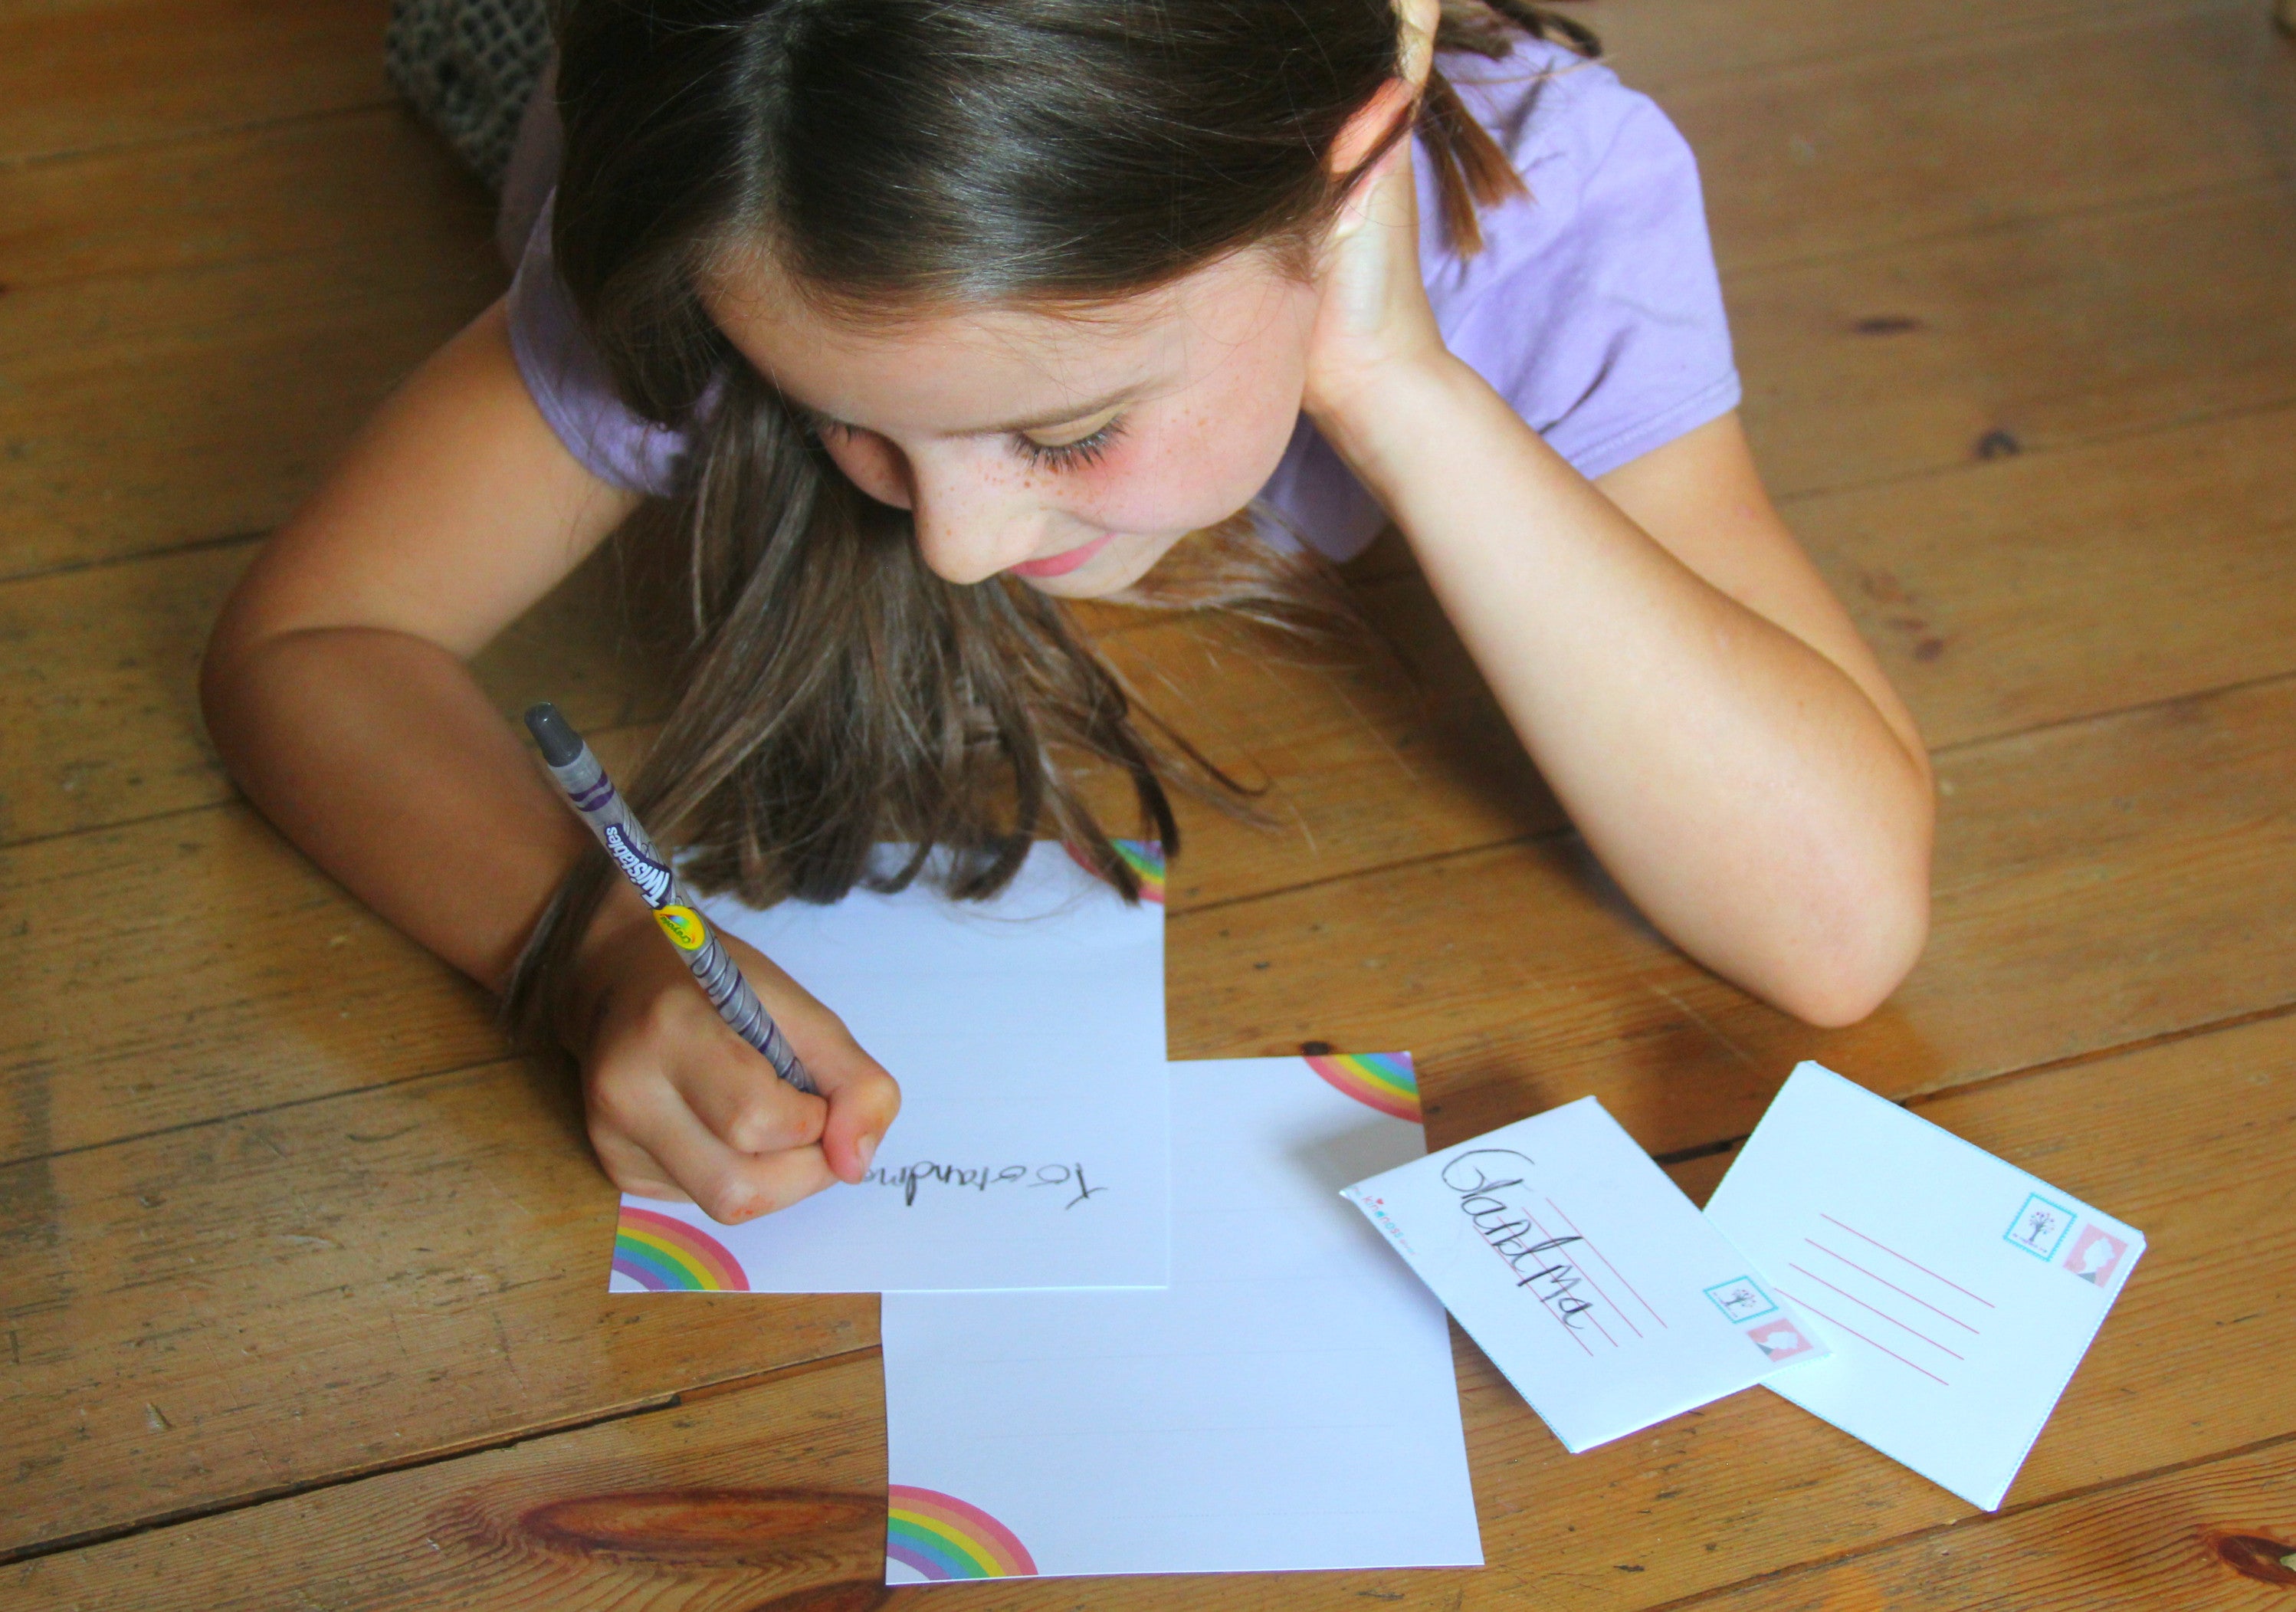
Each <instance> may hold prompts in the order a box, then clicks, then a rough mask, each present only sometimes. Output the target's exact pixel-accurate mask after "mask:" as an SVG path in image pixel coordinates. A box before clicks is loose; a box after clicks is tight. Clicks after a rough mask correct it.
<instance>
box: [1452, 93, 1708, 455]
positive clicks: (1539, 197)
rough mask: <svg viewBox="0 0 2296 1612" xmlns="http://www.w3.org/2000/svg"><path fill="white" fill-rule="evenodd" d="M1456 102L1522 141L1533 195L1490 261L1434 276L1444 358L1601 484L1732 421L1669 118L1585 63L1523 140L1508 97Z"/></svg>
mask: <svg viewBox="0 0 2296 1612" xmlns="http://www.w3.org/2000/svg"><path fill="white" fill-rule="evenodd" d="M1520 54H1521V53H1518V59H1519V57H1520ZM1461 93H1462V94H1463V95H1465V96H1466V97H1467V98H1468V100H1469V103H1470V105H1472V106H1474V107H1475V110H1476V111H1477V112H1478V114H1479V115H1480V116H1483V117H1485V118H1486V119H1487V120H1488V121H1490V122H1494V123H1497V125H1498V128H1497V132H1498V133H1500V134H1501V135H1502V136H1503V137H1505V136H1512V138H1510V139H1509V140H1508V144H1511V145H1513V146H1514V147H1515V148H1516V150H1515V152H1514V154H1515V157H1516V160H1517V163H1518V168H1519V171H1521V174H1522V176H1523V179H1524V182H1525V183H1526V184H1527V185H1529V191H1530V193H1529V196H1528V197H1525V198H1521V199H1519V200H1515V201H1509V202H1507V203H1505V205H1503V206H1502V207H1499V208H1496V209H1493V210H1491V211H1490V212H1488V213H1487V214H1486V215H1485V226H1484V227H1485V233H1486V235H1487V238H1488V244H1487V246H1486V248H1485V251H1483V252H1482V253H1481V254H1480V255H1479V256H1477V257H1474V258H1469V259H1460V258H1458V257H1456V255H1453V254H1450V253H1448V252H1441V254H1440V256H1439V257H1437V258H1436V259H1435V260H1434V261H1432V262H1431V263H1430V264H1429V268H1430V270H1431V273H1430V276H1429V291H1430V294H1431V296H1432V297H1433V298H1434V300H1435V301H1436V313H1437V317H1438V319H1439V321H1440V322H1441V323H1442V325H1443V329H1444V335H1445V337H1446V338H1447V340H1448V341H1449V342H1450V345H1451V350H1452V351H1453V352H1455V353H1456V354H1458V355H1459V357H1461V358H1464V359H1465V360H1466V361H1467V363H1469V364H1470V365H1472V366H1473V367H1474V368H1475V369H1476V370H1477V371H1479V372H1480V374H1482V375H1483V376H1484V377H1485V378H1486V379H1487V380H1488V381H1489V382H1491V383H1492V385H1493V386H1495V387H1497V390H1498V391H1499V392H1500V393H1501V395H1503V396H1504V397H1505V398H1506V399H1508V400H1509V401H1510V402H1512V403H1513V405H1514V406H1515V408H1516V411H1517V412H1518V413H1520V414H1521V415H1522V417H1523V418H1524V419H1525V420H1526V421H1528V422H1529V424H1530V425H1531V426H1532V427H1533V429H1535V430H1537V431H1538V433H1539V434H1540V435H1541V436H1542V437H1544V438H1545V439H1546V441H1547V442H1548V444H1549V445H1550V446H1552V447H1553V448H1554V450H1555V451H1556V452H1558V453H1560V454H1561V455H1562V456H1563V457H1564V458H1566V459H1569V460H1570V462H1571V464H1572V465H1575V466H1577V467H1578V469H1579V472H1580V473H1582V474H1584V475H1586V476H1588V477H1590V478H1591V477H1595V476H1599V475H1602V474H1603V473H1605V472H1608V471H1611V470H1615V469H1617V468H1618V467H1619V466H1620V465H1624V464H1626V463H1627V462H1628V460H1630V459H1635V458H1638V457H1640V456H1642V455H1644V454H1646V453H1648V452H1650V451H1651V449H1652V448H1658V447H1661V446H1663V445H1664V444H1665V443H1668V442H1669V441H1672V440H1674V439H1675V438H1676V437H1678V436H1680V435H1682V434H1683V432H1686V431H1689V430H1690V429H1691V428H1693V426H1697V425H1702V424H1705V423H1706V422H1707V421H1709V420H1711V419H1713V418H1714V417H1715V416H1717V415H1721V414H1724V413H1726V412H1727V411H1728V410H1729V409H1731V408H1734V407H1736V406H1737V403H1738V399H1739V383H1738V372H1737V369H1736V367H1735V365H1734V361H1733V358H1732V354H1731V347H1730V325H1729V320H1728V317H1726V314H1725V313H1724V311H1723V307H1722V287H1721V282H1720V277H1719V276H1718V274H1717V273H1716V270H1715V266H1714V249H1713V245H1712V243H1711V242H1710V238H1709V236H1708V234H1707V229H1706V208H1705V201H1704V197H1703V196H1702V193H1701V191H1700V188H1699V183H1698V164H1697V160H1696V159H1695V158H1693V156H1692V154H1691V150H1690V145H1689V143H1688V142H1687V141H1685V140H1684V139H1683V137H1682V136H1681V135H1680V134H1679V133H1678V132H1677V130H1676V128H1675V127H1674V125H1673V124H1672V123H1671V122H1669V120H1668V119H1667V116H1666V114H1665V113H1664V112H1662V111H1660V110H1659V108H1658V106H1657V105H1656V103H1653V102H1652V101H1651V99H1650V98H1649V97H1648V96H1646V95H1640V94H1637V93H1636V92H1635V91H1633V90H1630V89H1628V88H1627V87H1626V86H1624V85H1622V84H1620V82H1619V80H1618V79H1617V78H1616V77H1615V76H1614V75H1613V74H1611V71H1610V70H1609V69H1607V68H1603V67H1599V66H1596V65H1595V64H1593V63H1587V62H1574V63H1572V64H1571V65H1570V66H1569V67H1566V68H1562V69H1561V70H1558V71H1556V72H1554V73H1553V74H1552V75H1551V76H1549V77H1547V78H1546V79H1545V80H1544V81H1543V82H1542V83H1540V84H1539V85H1538V89H1537V92H1536V94H1535V95H1533V96H1532V97H1531V98H1530V100H1529V104H1528V106H1527V107H1524V108H1523V109H1522V111H1521V113H1520V114H1518V116H1519V119H1520V121H1519V123H1518V125H1517V127H1513V128H1509V127H1506V125H1507V123H1508V122H1510V121H1513V120H1514V119H1511V118H1510V116H1509V114H1510V112H1511V111H1513V107H1512V106H1511V104H1510V103H1511V102H1513V100H1515V99H1517V98H1518V97H1519V95H1520V92H1519V91H1516V90H1515V88H1514V86H1513V85H1512V84H1508V83H1506V82H1505V81H1503V80H1502V81H1501V82H1498V83H1496V84H1493V83H1466V84H1463V85H1462V86H1461ZM1479 102H1480V103H1481V104H1480V105H1479V104H1477V103H1479ZM1430 244H1431V245H1433V244H1435V243H1430ZM1438 250H1439V249H1438ZM1433 255H1434V254H1432V253H1425V252H1423V257H1426V256H1433Z"/></svg>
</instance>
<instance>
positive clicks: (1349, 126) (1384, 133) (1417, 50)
mask: <svg viewBox="0 0 2296 1612" xmlns="http://www.w3.org/2000/svg"><path fill="white" fill-rule="evenodd" d="M1395 14H1396V27H1397V29H1398V30H1399V33H1400V38H1401V44H1400V47H1399V48H1398V51H1397V53H1396V54H1397V57H1398V67H1400V68H1401V72H1400V73H1399V74H1398V76H1397V77H1395V78H1390V79H1389V80H1388V81H1387V82H1386V83H1384V84H1382V85H1381V86H1379V88H1378V90H1377V91H1376V92H1374V95H1372V97H1371V99H1370V100H1368V101H1366V102H1365V103H1363V104H1362V105H1361V106H1359V107H1357V108H1356V110H1355V114H1354V115H1353V116H1352V117H1350V118H1349V119H1348V120H1347V123H1346V125H1345V127H1342V128H1341V130H1340V137H1339V138H1338V139H1336V140H1334V141H1333V142H1332V152H1331V155H1330V156H1329V157H1328V158H1327V159H1326V165H1327V167H1328V168H1329V170H1330V172H1331V175H1332V177H1333V178H1335V179H1344V178H1346V177H1348V176H1349V175H1350V174H1352V173H1354V172H1355V171H1356V170H1357V169H1359V168H1361V167H1362V166H1363V165H1364V163H1365V161H1367V160H1370V157H1371V154H1372V153H1373V152H1375V151H1377V150H1379V149H1380V147H1381V146H1382V144H1385V143H1386V142H1387V140H1388V138H1389V136H1391V135H1392V134H1393V133H1394V132H1395V130H1396V127H1397V125H1398V123H1405V124H1407V123H1409V122H1410V121H1411V118H1412V114H1413V110H1414V107H1415V103H1417V102H1418V99H1419V96H1420V93H1421V92H1422V91H1423V90H1424V89H1425V88H1426V86H1427V75H1428V73H1429V71H1430V70H1431V69H1432V68H1433V67H1434V65H1435V31H1436V29H1438V28H1439V26H1441V24H1442V21H1443V0H1396V3H1395Z"/></svg>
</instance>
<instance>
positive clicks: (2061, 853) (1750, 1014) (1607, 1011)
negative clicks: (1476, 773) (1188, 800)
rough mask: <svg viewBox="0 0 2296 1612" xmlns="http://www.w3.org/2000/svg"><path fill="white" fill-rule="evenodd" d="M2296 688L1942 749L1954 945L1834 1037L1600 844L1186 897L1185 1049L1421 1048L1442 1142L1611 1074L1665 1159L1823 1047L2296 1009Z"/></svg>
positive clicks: (1892, 1066)
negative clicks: (1691, 949) (1693, 958)
mask: <svg viewBox="0 0 2296 1612" xmlns="http://www.w3.org/2000/svg"><path fill="white" fill-rule="evenodd" d="M2292 731H2296V680H2282V681H2279V682H2276V683H2272V684H2267V685H2263V686H2259V687H2252V688H2248V689H2243V690H2234V691H2230V692H2226V693H2221V694H2215V695H2206V696H2202V697H2196V698H2194V699H2191V700H2185V701H2179V702H2175V703H2169V704H2167V705H2162V706H2158V707H2153V708H2148V709H2146V710H2143V711H2128V712H2122V713H2119V714H2117V715H2114V716H2111V717H2104V718H2099V719H2096V720H2093V721H2088V722H2083V723H2074V724H2068V725H2066V726H2063V727H2059V728H2049V729H2046V730H2043V731H2041V732H2038V733H2033V734H2029V735H2024V736H2018V737H2014V738H2010V739H2005V740H2000V741H1996V742H1993V743H1989V744H1982V745H1977V746H1972V747H1971V748H1969V749H1966V750H1963V751H1958V752H1956V753H1953V754H1951V755H1948V756H1947V757H1945V758H1944V759H1943V760H1942V761H1941V764H1940V767H1939V777H1940V783H1941V786H1942V787H1943V788H1944V789H1945V790H1946V791H1947V792H1948V793H1947V794H1946V798H1945V801H1944V817H1943V823H1942V827H1941V829H1940V835H1939V862H1938V871H1937V876H1936V881H1935V884H1936V915H1935V925H1934V931H1933V936H1932V939H1931V944H1930V949H1929V952H1928V955H1927V956H1926V958H1924V959H1923V962H1922V964H1921V965H1920V966H1918V967H1917V968H1916V969H1915V973H1914V975H1913V976H1912V978H1911V979H1910V980H1909V981H1908V982H1907V984H1906V985H1905V986H1904V987H1903V988H1902V989H1901V990H1900V991H1898V994H1897V995H1896V997H1894V998H1893V999H1891V1000H1890V1002H1889V1003H1887V1004H1886V1005H1885V1006H1884V1007H1883V1008H1882V1009H1881V1010H1880V1011H1879V1012H1878V1013H1876V1014H1874V1016H1873V1017H1871V1018H1870V1019H1867V1020H1866V1021H1865V1022H1864V1023H1863V1024H1857V1025H1854V1026H1852V1027H1850V1028H1849V1029H1847V1030H1837V1031H1821V1030H1816V1029H1814V1028H1812V1027H1810V1026H1808V1025H1805V1024H1800V1023H1798V1022H1797V1021H1794V1020H1792V1019H1790V1018H1788V1017H1787V1016H1785V1015H1784V1014H1781V1013H1778V1012H1776V1011H1775V1009H1772V1008H1767V1007H1764V1006H1762V1005H1760V1004H1759V1003H1757V1002H1755V1001H1754V1000H1752V999H1751V998H1748V997H1746V996H1744V995H1743V994H1742V993H1740V992H1738V991H1734V990H1733V989H1732V988H1731V987H1729V986H1727V985H1725V984H1723V983H1720V982H1719V981H1718V980H1717V979H1715V978H1714V977H1713V976H1711V975H1707V974H1705V973H1704V972H1702V970H1700V969H1698V968H1696V967H1694V966H1692V965H1691V964H1690V963H1688V962H1687V961H1685V959H1684V958H1682V957H1681V956H1680V955H1679V954H1678V953H1677V952H1675V951H1674V950H1672V949H1671V948H1669V947H1668V946H1667V945H1665V944H1664V943H1663V942H1661V941H1660V940H1659V939H1658V938H1657V937H1656V936H1655V935H1654V934H1653V933H1651V932H1650V931H1648V930H1647V929H1644V928H1643V927H1642V926H1640V925H1638V924H1637V923H1636V920H1635V919H1634V918H1633V917H1631V916H1630V915H1629V914H1628V912H1627V910H1626V909H1624V906H1623V903H1622V902H1621V901H1620V900H1619V899H1618V898H1617V897H1616V895H1615V894H1614V893H1612V892H1611V891H1610V890H1609V888H1608V887H1607V886H1606V885H1605V884H1604V883H1603V881H1602V880H1601V878H1600V877H1599V876H1598V875H1597V874H1596V873H1595V870H1594V869H1593V868H1592V866H1591V864H1590V863H1589V862H1588V861H1587V859H1585V858H1584V857H1583V855H1581V854H1579V852H1578V851H1576V848H1575V844H1574V843H1551V842H1539V843H1528V844H1520V845H1510V846H1501V847H1494V848H1491V849H1488V850H1482V851H1471V852H1466V853H1464V854H1461V855H1458V856H1456V857H1443V858H1435V859H1429V860H1426V861H1422V862H1415V863H1411V864H1407V865H1404V866H1400V867H1393V868H1383V869H1380V870H1378V871H1375V872H1372V873H1368V874H1365V875H1364V876H1361V877H1358V878H1354V879H1349V880H1346V881H1343V882H1338V883H1333V884H1324V885H1318V886H1315V887H1312V888H1308V889H1304V890H1298V891H1292V892H1284V893H1282V894H1277V895H1272V896H1269V897H1267V898H1266V899H1264V900H1259V901H1248V902H1241V903H1238V904H1235V905H1232V906H1218V907H1213V908H1210V909H1208V910H1201V911H1187V910H1180V911H1176V912H1175V913H1174V914H1173V917H1172V921H1171V926H1170V931H1169V940H1168V963H1167V978H1168V981H1169V993H1170V1000H1171V1016H1170V1038H1171V1046H1172V1049H1173V1053H1174V1056H1176V1057H1249V1056H1253V1055H1257V1054H1265V1053H1275V1052H1286V1051H1292V1050H1296V1049H1298V1048H1299V1046H1300V1043H1302V1042H1303V1041H1307V1040H1324V1041H1329V1042H1331V1043H1333V1045H1335V1046H1338V1047H1341V1048H1347V1049H1368V1048H1372V1047H1375V1046H1379V1047H1392V1046H1398V1045H1399V1046H1407V1047H1409V1048H1411V1049H1413V1050H1414V1051H1415V1053H1417V1054H1418V1055H1419V1057H1420V1060H1421V1065H1420V1066H1421V1071H1422V1077H1421V1078H1422V1090H1423V1095H1424V1096H1425V1097H1426V1098H1427V1100H1428V1102H1429V1115H1428V1128H1429V1135H1430V1137H1431V1139H1433V1140H1434V1141H1436V1142H1437V1143H1438V1144H1442V1143H1447V1142H1449V1141H1451V1140H1454V1139H1459V1138H1463V1137H1468V1136H1472V1135H1474V1134H1476V1133H1477V1132H1479V1131H1484V1130H1488V1129H1489V1128H1491V1127H1492V1126H1495V1125H1497V1124H1500V1123H1504V1122H1505V1121H1507V1120H1511V1119H1515V1118H1519V1117H1520V1116H1521V1115H1523V1114H1531V1113H1536V1112H1538V1111H1539V1110H1541V1109H1544V1108H1546V1107H1549V1106H1553V1105H1554V1104H1556V1103H1562V1102H1568V1101H1570V1100H1571V1099H1572V1098H1578V1097H1579V1096H1582V1095H1584V1094H1585V1093H1587V1091H1590V1090H1591V1091H1594V1092H1596V1093H1598V1094H1599V1095H1600V1096H1601V1097H1602V1098H1603V1102H1604V1103H1605V1104H1606V1105H1608V1106H1609V1107H1610V1109H1611V1113H1612V1114H1615V1115H1617V1116H1618V1118H1619V1120H1620V1123H1622V1124H1624V1125H1625V1126H1626V1127H1627V1129H1628V1131H1632V1132H1633V1133H1634V1135H1635V1137H1636V1140H1638V1141H1640V1142H1641V1143H1642V1144H1643V1145H1644V1147H1648V1148H1650V1149H1652V1151H1653V1152H1666V1151H1669V1150H1672V1149H1676V1148H1681V1147H1694V1146H1697V1145H1699V1144H1700V1143H1702V1142H1705V1141H1709V1140H1710V1139H1714V1138H1717V1137H1724V1136H1732V1135H1742V1134H1743V1133H1744V1132H1745V1131H1748V1130H1749V1129H1751V1125H1752V1123H1753V1120H1754V1117H1755V1115H1756V1114H1759V1112H1760V1110H1761V1108H1762V1106H1764V1105H1765V1104H1766V1103H1767V1101H1768V1100H1769V1098H1770V1097H1771V1095H1772V1094H1773V1093H1774V1092H1775V1090H1776V1088H1777V1086H1778V1083H1779V1082H1781V1081H1782V1080H1783V1079H1784V1076H1785V1073H1786V1072H1787V1070H1788V1069H1790V1068H1791V1067H1792V1065H1793V1064H1794V1063H1795V1062H1796V1061H1798V1060H1799V1059H1800V1058H1804V1057H1816V1058H1821V1059H1823V1060H1825V1062H1827V1063H1829V1064H1831V1065H1833V1067H1835V1068H1838V1069H1840V1070H1841V1071H1842V1072H1843V1073H1847V1074H1849V1075H1851V1076H1853V1077H1855V1078H1858V1079H1862V1080H1865V1081H1866V1082H1870V1083H1872V1084H1874V1085H1875V1086H1876V1087H1877V1088H1879V1089H1881V1090H1885V1091H1887V1092H1888V1093H1889V1094H1890V1095H1891V1096H1905V1095H1908V1094H1911V1093H1914V1092H1919V1091H1927V1090H1936V1089H1938V1088H1940V1087H1943V1086H1948V1085H1952V1084H1956V1083H1958V1082H1964V1081H1968V1080H1972V1079H1975V1078H1979V1077H1982V1076H1985V1075H1989V1074H1995V1073H2002V1072H2005V1071H2008V1070H2013V1069H2018V1068H2021V1067H2025V1066H2028V1065H2034V1064H2039V1063H2046V1062H2050V1061H2054V1060H2057V1059H2062V1058H2070V1057H2080V1056H2084V1055H2087V1054H2090V1053H2095V1052H2098V1051H2102V1050H2105V1049H2111V1048H2113V1047H2116V1046H2120V1045H2122V1044H2125V1043H2127V1042H2129V1041H2133V1040H2142V1039H2144V1038H2146V1037H2149V1036H2154V1035H2160V1034H2163V1033H2167V1032H2172V1031H2175V1030H2177V1029H2181V1028H2185V1027H2189V1026H2192V1025H2195V1024H2209V1023H2212V1022H2216V1021H2218V1020H2222V1019H2226V1018H2229V1017H2232V1016H2237V1015H2241V1014H2245V1013H2251V1012H2254V1011H2257V1010H2259V1009H2264V1008H2277V1007H2279V1006H2281V1005H2283V1004H2285V1003H2288V1002H2291V1001H2296V901H2292V897H2296V804H2292V803H2296V749H2292V747H2291V745H2290V744H2289V735H2290V733H2291V732H2292Z"/></svg>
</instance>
